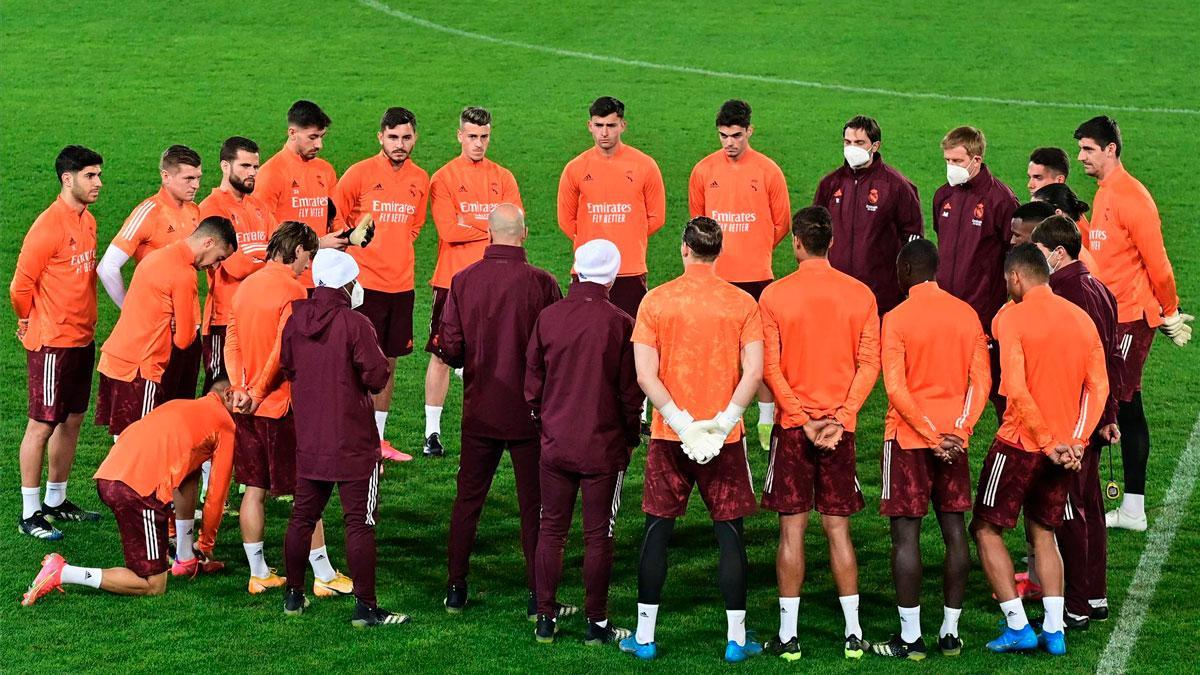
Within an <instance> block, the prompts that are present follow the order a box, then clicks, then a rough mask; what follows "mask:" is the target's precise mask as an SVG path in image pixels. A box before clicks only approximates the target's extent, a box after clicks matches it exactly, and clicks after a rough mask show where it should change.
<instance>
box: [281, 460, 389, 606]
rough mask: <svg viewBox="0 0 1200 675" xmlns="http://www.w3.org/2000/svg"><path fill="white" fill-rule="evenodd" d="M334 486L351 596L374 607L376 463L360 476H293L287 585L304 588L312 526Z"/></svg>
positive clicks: (286, 540)
mask: <svg viewBox="0 0 1200 675" xmlns="http://www.w3.org/2000/svg"><path fill="white" fill-rule="evenodd" d="M334 486H337V489H338V498H339V499H341V502H342V514H343V516H344V519H345V523H346V562H347V563H348V564H349V566H350V576H351V578H353V579H354V597H356V598H358V600H359V601H360V602H362V603H363V604H364V605H367V606H368V607H375V606H376V602H375V521H376V519H377V518H378V517H379V466H378V465H376V467H375V470H374V471H373V472H372V473H371V475H370V476H368V477H366V478H363V479H362V480H351V481H338V482H333V481H324V480H310V479H308V478H296V500H295V502H294V503H293V504H292V519H291V520H290V521H288V528H287V535H285V536H284V540H283V554H284V560H285V562H286V565H287V585H288V588H293V589H296V590H298V591H300V592H303V591H304V586H305V584H306V583H307V579H306V575H307V574H308V552H309V547H310V546H311V544H312V534H313V530H314V529H316V526H317V521H318V520H320V519H321V514H322V513H323V512H324V511H325V505H326V504H328V503H329V497H330V495H332V494H333V488H334Z"/></svg>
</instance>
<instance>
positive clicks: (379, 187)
mask: <svg viewBox="0 0 1200 675" xmlns="http://www.w3.org/2000/svg"><path fill="white" fill-rule="evenodd" d="M371 189H372V190H382V189H383V183H376V184H375V187H373V188H371Z"/></svg>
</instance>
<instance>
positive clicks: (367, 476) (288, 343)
mask: <svg viewBox="0 0 1200 675" xmlns="http://www.w3.org/2000/svg"><path fill="white" fill-rule="evenodd" d="M312 271H313V283H314V284H316V288H315V290H314V291H313V296H312V298H311V299H308V300H298V301H296V302H294V303H293V304H292V317H291V318H290V319H288V322H287V324H286V325H285V326H284V329H283V338H282V340H281V346H280V351H279V363H280V368H281V369H282V371H283V375H284V377H286V378H287V380H288V381H289V382H291V384H292V406H293V407H294V409H295V420H296V438H297V444H296V501H295V503H294V504H293V505H292V519H291V521H290V522H289V523H288V529H287V536H286V537H285V539H284V556H285V559H286V561H287V591H286V593H285V595H284V601H283V612H284V614H288V615H298V614H301V613H302V612H304V608H305V607H307V606H308V599H307V598H305V597H304V582H305V570H306V567H307V563H308V556H309V544H310V543H311V541H312V536H313V530H314V529H316V526H317V521H319V520H320V519H321V513H322V512H323V511H324V510H325V505H326V504H327V503H328V502H329V497H330V495H331V494H332V493H333V488H334V487H335V486H336V487H337V489H338V497H339V498H340V499H341V502H342V513H343V514H344V519H345V524H346V559H347V561H348V562H349V563H350V573H351V574H352V575H353V577H354V597H355V598H356V599H357V600H358V602H357V603H356V605H355V607H354V614H353V618H352V619H351V623H352V624H353V625H354V626H355V627H359V628H361V627H367V626H390V625H397V624H402V623H407V622H408V616H407V615H404V614H392V613H391V612H388V611H386V610H384V609H382V608H380V607H379V606H378V605H377V604H376V602H375V523H376V521H377V520H378V518H379V467H380V460H381V455H380V445H379V431H378V429H377V428H376V426H375V410H374V404H373V399H372V398H371V396H372V394H376V393H378V392H380V391H382V390H383V387H384V385H386V384H387V380H388V378H389V377H391V369H390V368H389V365H388V360H387V357H385V356H384V355H383V351H382V350H381V349H380V348H379V341H378V340H377V339H376V337H375V329H374V328H372V327H371V320H370V319H368V318H367V317H365V316H363V315H362V314H359V313H358V312H356V311H354V308H355V307H357V306H358V305H360V304H362V292H363V291H362V286H359V285H358V263H356V262H354V258H352V257H350V255H349V254H348V253H344V252H342V251H337V250H334V249H321V250H320V251H318V252H317V255H316V256H315V257H314V258H313V265H312Z"/></svg>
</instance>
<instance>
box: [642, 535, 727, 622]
mask: <svg viewBox="0 0 1200 675" xmlns="http://www.w3.org/2000/svg"><path fill="white" fill-rule="evenodd" d="M674 530H675V519H674V518H659V517H658V516H651V515H647V516H646V531H645V535H644V536H643V538H642V551H641V554H640V558H639V560H638V602H640V603H642V604H644V605H657V604H659V603H660V601H661V599H662V589H663V585H664V584H665V583H666V581H667V548H668V546H669V545H670V543H671V533H672V532H674ZM713 532H714V533H715V534H716V536H717V548H718V550H719V551H720V558H719V559H718V563H717V585H718V586H719V587H720V588H721V595H722V597H724V598H725V609H726V610H744V609H746V567H747V564H746V543H745V541H744V539H743V536H742V534H743V530H742V519H741V518H736V519H734V520H719V521H714V522H713Z"/></svg>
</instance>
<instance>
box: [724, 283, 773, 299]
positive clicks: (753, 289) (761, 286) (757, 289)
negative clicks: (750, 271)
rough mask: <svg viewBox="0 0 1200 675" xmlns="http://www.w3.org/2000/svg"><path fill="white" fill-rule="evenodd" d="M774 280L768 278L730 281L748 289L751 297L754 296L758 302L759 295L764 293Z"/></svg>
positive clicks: (743, 288) (744, 289)
mask: <svg viewBox="0 0 1200 675" xmlns="http://www.w3.org/2000/svg"><path fill="white" fill-rule="evenodd" d="M773 281H775V280H774V279H766V280H764V281H731V282H729V283H731V284H733V285H734V286H737V287H738V288H740V289H742V290H743V291H746V292H747V293H749V294H750V297H752V298H754V301H755V302H758V298H759V296H761V295H762V292H763V291H764V290H765V289H766V288H767V286H770V285H771V282H773Z"/></svg>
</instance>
